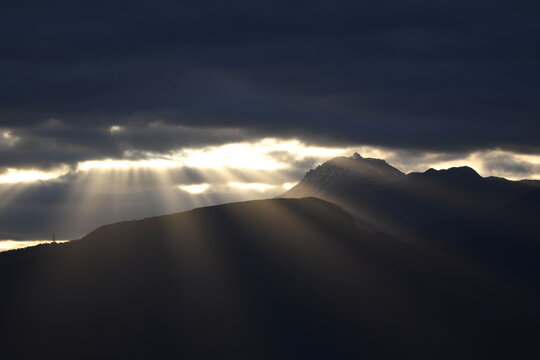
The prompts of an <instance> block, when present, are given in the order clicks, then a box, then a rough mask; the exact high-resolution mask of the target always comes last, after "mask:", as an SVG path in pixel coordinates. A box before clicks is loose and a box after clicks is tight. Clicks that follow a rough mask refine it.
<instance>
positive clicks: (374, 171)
mask: <svg viewBox="0 0 540 360" xmlns="http://www.w3.org/2000/svg"><path fill="white" fill-rule="evenodd" d="M539 186H540V184H538V182H534V181H509V180H506V179H502V178H496V177H487V178H484V177H482V176H480V175H479V174H478V173H477V172H476V171H475V170H473V169H471V168H469V167H456V168H451V169H447V170H435V169H429V170H427V171H426V172H423V173H410V174H403V173H402V172H400V171H399V170H397V169H395V168H394V167H392V166H391V165H389V164H388V163H386V162H385V161H383V160H379V159H370V158H363V157H362V156H360V155H359V154H354V155H353V156H352V157H338V158H335V159H332V160H330V161H328V162H326V163H324V164H322V165H320V166H319V167H317V168H316V169H314V170H311V171H309V172H308V173H307V174H306V176H305V177H304V179H303V180H302V181H301V182H300V183H299V184H297V185H296V186H295V187H293V188H292V189H290V190H289V191H287V192H285V193H284V194H283V195H281V197H283V198H301V197H307V196H316V197H319V198H321V199H325V200H327V201H330V202H333V203H335V204H338V205H340V206H342V207H343V208H344V209H345V210H346V211H348V212H349V213H350V214H352V215H353V216H354V218H355V220H356V223H357V225H358V226H359V227H361V228H363V229H365V230H368V231H372V232H374V231H379V232H385V233H390V234H394V235H397V234H402V233H407V232H410V231H414V230H416V229H419V228H422V227H424V226H426V225H428V224H430V223H435V222H441V221H445V220H450V219H454V218H467V217H474V216H479V215H480V214H483V213H485V212H487V211H490V210H492V209H495V208H497V207H499V206H502V205H503V204H505V203H507V202H509V201H511V200H512V199H515V198H517V197H518V196H520V195H522V194H525V193H526V192H527V191H530V190H532V189H535V188H538V187H539Z"/></svg>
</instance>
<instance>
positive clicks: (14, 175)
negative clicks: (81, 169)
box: [0, 168, 67, 184]
mask: <svg viewBox="0 0 540 360" xmlns="http://www.w3.org/2000/svg"><path fill="white" fill-rule="evenodd" d="M66 172H67V170H65V169H64V170H55V171H49V172H47V171H40V170H17V169H13V168H9V169H7V170H6V172H4V173H2V174H0V184H15V183H25V182H32V181H46V180H50V179H54V178H57V177H59V176H62V175H64V174H66Z"/></svg>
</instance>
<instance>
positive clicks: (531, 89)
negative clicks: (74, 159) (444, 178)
mask: <svg viewBox="0 0 540 360" xmlns="http://www.w3.org/2000/svg"><path fill="white" fill-rule="evenodd" d="M539 8H540V5H538V2H535V1H526V0H517V1H511V2H510V1H502V2H500V1H495V2H494V1H487V0H479V1H472V2H471V1H459V0H458V1H445V0H438V1H433V0H429V1H428V0H425V1H424V0H415V1H377V2H359V1H356V2H350V1H341V0H338V1H332V2H305V1H287V2H283V1H262V2H261V1H257V2H250V1H249V2H248V1H233V2H226V3H224V2H221V1H220V2H218V1H205V2H202V1H197V2H195V1H182V2H174V1H149V0H138V1H130V2H114V3H111V2H109V1H85V2H72V1H65V0H60V1H49V2H47V3H42V2H31V1H20V0H17V1H9V0H8V1H4V2H2V8H1V9H0V10H1V11H0V24H2V25H1V26H2V31H1V32H0V34H1V35H0V43H1V45H2V46H0V77H1V78H2V86H0V122H1V124H3V125H4V126H6V127H9V128H24V127H30V126H35V125H36V124H38V126H39V124H42V123H43V122H44V121H47V120H49V119H60V120H62V121H64V122H66V123H68V124H69V125H71V126H73V127H77V128H79V129H80V131H79V132H77V131H72V132H71V133H69V134H64V135H63V136H64V137H69V138H70V139H77V140H78V141H79V142H80V146H81V147H84V146H86V145H87V144H88V143H89V142H90V143H91V144H90V145H94V148H97V147H98V146H99V145H100V143H99V141H97V143H96V138H99V134H100V133H101V132H106V131H108V129H109V128H110V127H111V126H122V125H127V124H131V125H133V124H141V123H142V124H148V123H149V122H152V121H156V120H162V121H164V122H167V123H169V124H176V125H182V126H197V127H205V126H212V127H223V128H243V129H247V131H259V132H264V133H265V135H266V136H278V135H279V136H283V135H293V136H295V137H304V138H308V139H317V138H319V137H320V134H321V133H324V134H325V139H326V140H327V141H337V142H345V143H358V144H370V145H377V146H388V147H401V148H422V149H430V150H434V149H438V150H452V151H458V150H464V149H467V150H471V149H480V148H494V147H502V148H506V149H510V150H516V149H519V150H520V151H537V150H538V147H539V140H538V136H537V134H538V133H540V122H539V121H538V116H539V114H540V103H539V100H538V99H539V98H540V97H539V91H538V86H537V84H538V83H540V73H539V72H538V71H537V64H538V62H539V57H540V50H539V47H538V46H537V39H538V37H539V35H540V25H539V24H540V22H538V21H537V20H538V16H537V15H538V12H539ZM20 131H23V130H20ZM229 135H230V136H233V135H231V134H229ZM133 136H134V137H136V136H137V135H136V134H133ZM210 137H212V136H211V135H210ZM184 139H186V138H184ZM187 139H188V140H186V141H189V139H190V137H189V136H188V137H187ZM138 140H139V142H141V143H144V144H145V145H146V146H150V147H156V146H166V144H167V143H168V142H169V140H170V138H169V139H165V140H163V139H162V138H161V137H155V136H154V137H153V136H149V135H148V134H141V135H140V136H139V139H138ZM181 141H182V138H180V140H179V142H181ZM209 141H211V140H209ZM76 150H79V147H77V149H76ZM109 150H110V151H114V150H115V149H109ZM117 150H118V149H117ZM96 151H99V150H96ZM65 156H68V155H64V154H54V153H53V154H51V155H50V156H49V158H50V159H53V158H55V157H56V158H62V157H65ZM6 161H7V160H6V159H2V163H3V164H5V163H6ZM3 164H2V165H3Z"/></svg>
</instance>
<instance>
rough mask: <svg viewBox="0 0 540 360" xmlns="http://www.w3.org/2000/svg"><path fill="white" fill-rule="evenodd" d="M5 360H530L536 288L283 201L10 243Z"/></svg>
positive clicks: (2, 341) (314, 205) (5, 262)
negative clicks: (507, 359)
mask: <svg viewBox="0 0 540 360" xmlns="http://www.w3.org/2000/svg"><path fill="white" fill-rule="evenodd" d="M0 289H1V291H2V294H4V296H3V297H2V298H1V300H0V318H1V319H2V321H1V322H0V331H1V333H0V358H2V359H18V358H25V359H37V358H55V359H98V358H114V359H117V358H130V359H132V358H145V359H156V358H186V359H215V358H223V357H225V358H230V357H241V358H250V359H265V358H272V359H276V358H277V359H299V358H306V359H344V358H354V359H358V358H367V359H403V358H409V359H419V358H429V359H456V358H460V359H479V358H490V359H492V358H497V356H501V357H504V356H510V355H511V356H512V357H513V358H523V356H525V354H530V351H531V350H532V349H534V346H535V345H534V344H535V343H536V340H537V337H536V331H537V324H538V321H539V319H540V316H539V314H538V309H537V305H536V304H537V303H538V300H539V299H540V297H538V295H537V293H536V292H535V291H534V290H532V289H530V288H527V287H522V288H521V287H519V286H516V285H515V284H513V283H511V282H504V281H498V280H496V279H494V278H492V274H491V273H488V272H485V270H484V269H483V268H477V267H475V266H473V265H465V264H464V263H463V262H462V261H461V260H460V259H459V258H455V257H452V256H450V255H449V254H445V253H441V252H436V251H435V250H432V249H431V250H428V249H426V248H421V247H416V246H412V245H407V244H404V243H401V242H399V241H396V240H393V239H392V238H390V237H387V236H378V237H375V236H373V235H369V234H367V233H364V232H361V231H359V230H357V228H355V226H354V223H353V221H352V219H351V217H350V216H349V215H348V214H347V213H345V212H344V211H343V210H341V208H339V207H337V206H336V205H333V204H330V203H328V202H326V201H323V200H319V199H315V198H307V199H274V200H262V201H250V202H244V203H235V204H227V205H221V206H214V207H208V208H200V209H195V210H192V211H189V212H185V213H179V214H173V215H168V216H160V217H155V218H149V219H144V220H140V221H129V222H122V223H118V224H112V225H107V226H104V227H102V228H99V229H97V230H96V231H94V232H92V233H90V234H89V235H87V236H86V237H85V238H83V239H81V240H79V241H75V242H72V243H69V244H61V245H54V244H52V245H42V246H37V247H35V248H29V249H25V250H19V251H13V252H9V253H4V254H0Z"/></svg>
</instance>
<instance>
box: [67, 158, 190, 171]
mask: <svg viewBox="0 0 540 360" xmlns="http://www.w3.org/2000/svg"><path fill="white" fill-rule="evenodd" d="M180 166H181V164H180V163H178V162H177V161H174V160H171V159H145V160H114V159H106V160H90V161H84V162H81V163H79V166H78V167H77V169H78V170H79V171H90V170H113V169H120V170H121V169H124V170H125V169H140V168H154V169H170V168H175V167H180Z"/></svg>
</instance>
